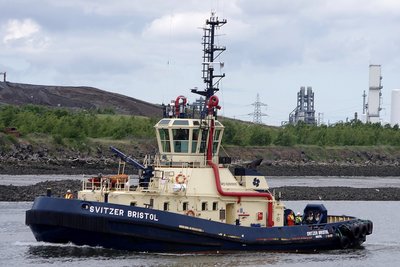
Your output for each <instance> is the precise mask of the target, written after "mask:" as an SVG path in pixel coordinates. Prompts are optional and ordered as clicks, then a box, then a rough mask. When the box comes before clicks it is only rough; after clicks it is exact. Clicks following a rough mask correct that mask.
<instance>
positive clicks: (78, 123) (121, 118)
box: [0, 105, 156, 143]
mask: <svg viewBox="0 0 400 267" xmlns="http://www.w3.org/2000/svg"><path fill="white" fill-rule="evenodd" d="M155 123H156V121H155V120H154V119H151V118H146V117H136V116H126V115H114V114H113V112H111V111H109V114H107V113H106V112H105V111H104V110H91V111H82V110H80V111H73V110H68V109H62V108H57V109H54V108H48V107H44V106H36V105H26V106H21V107H18V106H10V105H7V106H0V129H5V128H8V127H13V128H16V129H17V130H18V132H20V133H21V134H22V135H27V134H31V133H42V134H47V135H50V136H52V137H53V140H54V141H56V142H57V143H60V142H62V140H63V139H65V138H67V139H72V140H78V141H79V140H83V139H85V138H111V139H123V138H129V137H132V138H148V137H149V136H152V137H153V136H155V134H154V128H153V125H154V124H155Z"/></svg>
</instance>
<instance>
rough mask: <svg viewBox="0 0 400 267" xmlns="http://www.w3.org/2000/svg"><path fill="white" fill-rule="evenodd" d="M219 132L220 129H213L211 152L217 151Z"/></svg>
mask: <svg viewBox="0 0 400 267" xmlns="http://www.w3.org/2000/svg"><path fill="white" fill-rule="evenodd" d="M220 134H221V130H219V129H218V130H215V133H214V142H213V153H217V149H218V145H219V135H220Z"/></svg>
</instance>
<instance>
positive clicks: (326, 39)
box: [0, 0, 400, 125]
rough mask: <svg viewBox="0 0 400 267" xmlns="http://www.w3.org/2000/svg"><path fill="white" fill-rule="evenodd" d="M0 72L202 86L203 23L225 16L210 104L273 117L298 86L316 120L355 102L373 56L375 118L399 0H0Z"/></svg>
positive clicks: (393, 82)
mask: <svg viewBox="0 0 400 267" xmlns="http://www.w3.org/2000/svg"><path fill="white" fill-rule="evenodd" d="M0 10H1V14H2V15H1V16H0V72H7V80H8V81H10V82H18V83H28V84H41V85H66V86H92V87H97V88H99V89H102V90H106V91H110V92H115V93H120V94H123V95H127V96H131V97H135V98H138V99H141V100H144V101H148V102H151V103H158V104H161V103H169V102H170V100H172V99H175V98H176V97H177V96H178V95H185V96H187V97H188V99H189V101H194V100H195V99H196V98H197V97H198V96H197V95H194V94H191V93H190V89H191V88H196V87H197V88H199V89H203V88H204V85H203V82H202V78H201V63H202V56H203V52H202V45H201V37H202V35H203V32H202V29H201V28H202V27H203V26H204V24H205V20H206V19H207V18H209V17H210V14H211V11H213V12H215V13H216V15H217V16H218V17H219V18H221V19H222V18H224V19H226V20H227V24H225V25H224V26H223V27H221V29H219V31H218V37H217V44H218V45H223V46H226V51H225V52H224V53H223V54H222V55H221V57H220V58H219V59H218V60H220V61H223V62H224V63H225V64H224V67H223V68H222V69H221V71H222V72H223V73H225V75H226V77H225V78H224V79H223V80H222V81H221V82H220V91H219V92H218V93H217V95H218V97H219V99H220V104H221V106H222V109H221V111H220V114H221V115H223V116H227V117H232V118H237V119H241V120H249V121H252V120H253V115H252V113H254V105H252V104H253V103H254V102H255V101H256V97H257V94H259V97H260V101H261V102H262V103H264V104H265V105H266V106H264V105H263V106H262V110H261V111H262V113H264V114H266V116H263V117H262V121H263V123H265V124H267V125H281V122H282V121H287V120H288V116H289V113H290V112H292V111H293V110H294V109H295V107H296V103H297V92H298V91H299V90H300V87H301V86H305V87H307V86H311V87H312V89H313V91H314V94H315V95H314V98H315V100H314V101H315V111H316V114H321V115H320V119H321V122H324V123H326V124H328V123H335V122H338V121H346V119H352V118H353V117H354V113H355V112H358V114H361V113H362V94H363V91H364V90H366V91H367V93H368V86H369V78H368V77H369V76H368V75H369V65H370V64H379V65H381V66H382V77H383V79H382V85H383V89H382V111H381V119H382V122H383V123H386V122H390V109H391V107H390V104H391V91H392V89H397V88H400V75H399V74H400V30H399V28H400V1H398V0H335V1H333V0H296V1H293V0H268V1H267V0H198V1H194V0H185V1H184V0H180V1H179V0H148V1H139V0H115V1H109V0H107V1H105V0H96V1H91V0H87V1H81V0H57V1H53V0H13V1H9V0H0Z"/></svg>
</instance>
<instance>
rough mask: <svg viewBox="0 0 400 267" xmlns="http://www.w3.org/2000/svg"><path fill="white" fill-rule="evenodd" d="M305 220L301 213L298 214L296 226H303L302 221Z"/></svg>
mask: <svg viewBox="0 0 400 267" xmlns="http://www.w3.org/2000/svg"><path fill="white" fill-rule="evenodd" d="M302 220H303V217H302V216H301V214H300V212H298V213H297V214H296V219H295V223H296V224H301V221H302Z"/></svg>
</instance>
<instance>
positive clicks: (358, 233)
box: [351, 224, 361, 239]
mask: <svg viewBox="0 0 400 267" xmlns="http://www.w3.org/2000/svg"><path fill="white" fill-rule="evenodd" d="M351 233H352V235H353V237H354V239H359V238H360V236H361V227H360V225H359V224H353V226H352V227H351Z"/></svg>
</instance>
